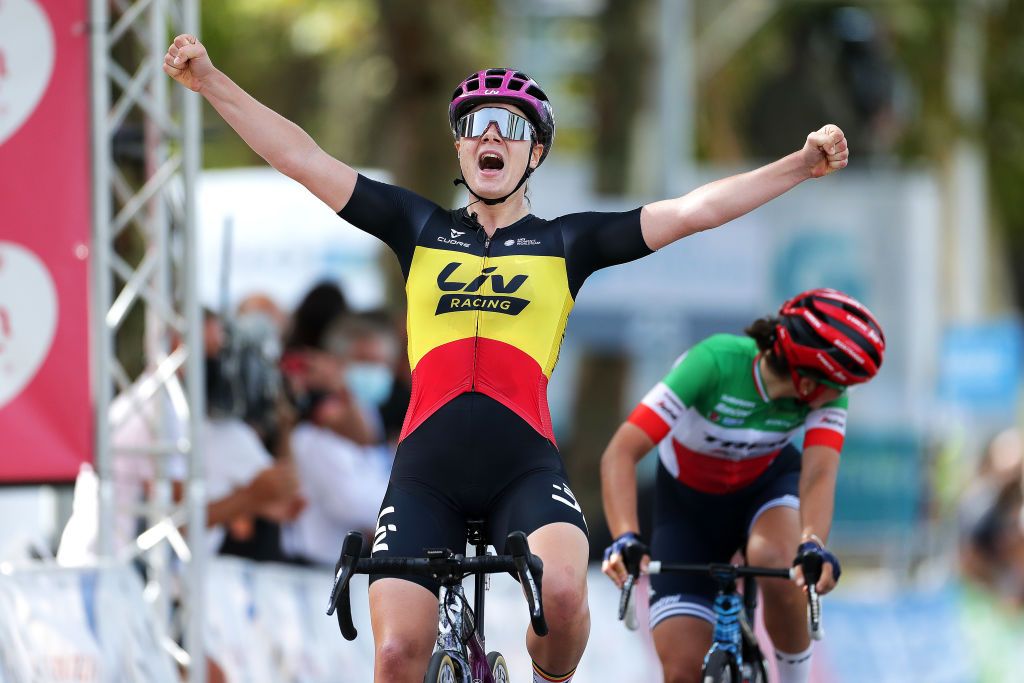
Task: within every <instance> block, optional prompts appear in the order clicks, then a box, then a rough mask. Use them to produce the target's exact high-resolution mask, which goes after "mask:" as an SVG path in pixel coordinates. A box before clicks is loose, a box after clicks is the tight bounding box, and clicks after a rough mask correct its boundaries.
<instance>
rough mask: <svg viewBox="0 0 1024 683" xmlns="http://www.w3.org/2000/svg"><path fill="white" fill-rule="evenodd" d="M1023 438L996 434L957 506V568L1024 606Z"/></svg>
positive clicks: (1014, 432) (1012, 431) (1014, 433)
mask: <svg viewBox="0 0 1024 683" xmlns="http://www.w3.org/2000/svg"><path fill="white" fill-rule="evenodd" d="M1022 486H1024V437H1022V435H1021V432H1020V431H1019V430H1017V429H1007V430H1005V431H1003V432H1000V433H999V434H997V435H996V436H995V437H994V438H993V439H992V441H991V442H990V443H989V445H988V447H987V448H986V449H985V453H984V454H983V456H982V458H981V461H980V462H979V463H978V470H977V473H976V475H975V478H974V480H972V481H971V482H970V484H969V485H968V487H967V490H966V491H965V492H964V495H963V497H962V499H961V504H960V536H961V542H960V566H961V571H962V572H963V575H964V576H965V577H966V578H968V579H969V580H971V581H973V582H975V583H977V584H980V585H981V586H983V587H985V588H987V589H989V590H990V591H992V592H993V593H994V594H995V595H996V597H998V598H999V599H1000V600H1001V601H1003V602H1007V603H1009V604H1012V605H1014V606H1016V607H1020V606H1022V605H1024V526H1022V524H1024V517H1022V512H1024V495H1022V493H1024V489H1022Z"/></svg>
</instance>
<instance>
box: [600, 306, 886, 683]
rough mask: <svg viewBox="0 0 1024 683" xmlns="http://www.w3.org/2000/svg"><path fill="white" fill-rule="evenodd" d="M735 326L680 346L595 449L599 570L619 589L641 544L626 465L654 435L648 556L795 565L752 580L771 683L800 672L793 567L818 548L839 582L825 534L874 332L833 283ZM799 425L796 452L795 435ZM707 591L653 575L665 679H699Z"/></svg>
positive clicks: (701, 583) (710, 589) (802, 641)
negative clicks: (603, 526) (851, 408)
mask: <svg viewBox="0 0 1024 683" xmlns="http://www.w3.org/2000/svg"><path fill="white" fill-rule="evenodd" d="M746 332H747V336H746V337H740V336H735V335H731V334H718V335H714V336H712V337H709V338H708V339H705V340H704V341H702V342H700V343H698V344H696V345H695V346H694V347H692V348H691V349H690V350H689V351H687V352H686V353H684V354H683V355H682V356H680V357H679V358H678V359H677V360H676V362H675V364H674V365H673V367H672V369H671V370H670V371H669V373H668V375H666V376H665V378H664V379H663V380H662V381H661V382H659V383H658V384H657V385H656V386H655V387H654V388H653V389H651V390H650V391H649V392H648V393H647V395H646V396H645V397H644V399H643V401H642V402H641V403H640V405H638V406H637V407H636V409H635V410H634V411H633V413H632V414H631V415H630V416H629V419H628V420H627V421H626V422H625V423H624V424H623V425H622V426H621V427H619V429H618V431H617V432H616V433H615V435H614V436H613V437H612V440H611V442H610V443H609V444H608V447H607V449H606V450H605V452H604V455H603V456H602V458H601V489H602V494H603V498H604V506H605V516H606V517H607V519H608V528H609V530H610V531H611V533H612V536H613V537H614V538H615V540H614V541H613V542H612V544H611V546H609V547H608V549H607V550H606V551H605V561H604V565H603V567H602V569H603V571H604V573H605V574H607V575H608V577H609V578H611V579H612V580H613V581H614V582H615V583H616V584H617V585H618V586H620V587H621V586H622V583H623V581H624V580H625V579H626V568H625V565H624V564H623V562H622V555H623V552H624V551H625V550H626V549H627V548H628V547H630V546H636V547H639V548H641V549H643V550H644V551H645V552H646V550H647V546H646V544H645V543H644V542H643V541H641V539H640V535H639V534H640V527H639V523H638V519H637V485H636V483H637V482H636V464H637V463H638V462H639V461H640V459H641V458H643V457H644V456H645V455H646V454H647V453H649V452H650V450H651V449H652V448H654V447H655V446H657V449H658V455H659V466H658V475H657V482H656V484H655V496H654V521H653V524H652V527H653V530H652V532H651V536H650V538H651V546H650V551H651V556H653V557H654V558H656V559H658V560H661V561H663V562H678V563H693V564H703V563H708V562H729V561H730V559H731V558H732V556H733V554H734V553H735V552H736V551H737V550H740V551H743V552H744V553H745V554H746V558H747V561H748V562H749V563H750V564H751V565H756V566H761V567H785V566H788V565H789V564H791V563H792V564H793V566H795V567H796V568H797V569H796V578H795V580H794V581H793V582H789V581H781V580H776V579H766V580H762V581H760V582H759V583H758V585H759V587H760V589H761V592H762V596H763V604H764V614H765V626H766V627H767V629H768V633H769V635H770V636H771V638H772V642H773V643H774V645H775V650H776V662H777V664H778V669H779V681H780V683H806V682H807V680H808V677H809V675H810V667H811V663H810V659H811V649H810V637H809V635H808V632H807V617H806V609H807V603H806V600H805V599H804V598H803V596H802V595H801V587H802V586H803V572H802V569H801V566H800V565H801V564H802V562H803V561H804V559H805V556H807V555H817V556H818V557H819V558H820V559H821V560H822V574H821V578H820V580H819V581H818V583H817V589H818V592H819V593H821V594H825V593H828V592H829V591H830V590H832V588H833V587H834V586H835V584H836V581H838V580H839V560H838V559H837V558H836V556H835V555H833V554H832V553H831V552H830V551H829V550H827V549H826V546H825V543H826V541H827V540H828V535H829V529H830V528H831V525H832V509H833V504H834V496H835V482H836V474H837V472H838V470H839V453H840V451H841V450H842V447H843V439H844V436H845V431H846V409H847V402H848V399H847V396H846V393H845V392H846V389H847V388H848V387H850V386H854V385H857V384H863V383H864V382H868V381H870V380H871V379H872V378H873V377H874V376H875V374H876V373H877V372H878V370H879V368H880V367H881V365H882V356H883V354H884V352H885V336H884V335H883V333H882V328H881V326H880V325H879V324H878V321H877V320H875V317H874V316H873V315H872V314H871V312H870V311H868V309H867V308H865V307H864V306H863V305H862V304H861V303H860V302H858V301H856V300H855V299H853V298H851V297H849V296H847V295H845V294H843V293H842V292H839V291H836V290H834V289H814V290H810V291H807V292H803V293H802V294H798V295H797V296H795V297H793V298H792V299H790V300H789V301H787V302H785V303H784V304H783V305H782V307H781V308H780V309H779V313H778V315H777V316H775V317H769V318H761V319H760V320H757V321H755V322H754V323H753V324H752V325H751V326H750V327H748V328H747V330H746ZM801 430H806V433H805V436H804V440H803V449H802V452H801V451H799V450H797V447H796V446H795V445H794V444H793V443H792V441H793V440H794V439H795V438H796V437H797V435H798V434H799V432H800V431H801ZM794 557H796V560H795V561H794V560H793V558H794ZM645 563H646V558H645ZM715 593H716V584H715V582H714V581H713V580H712V579H711V578H710V577H701V576H691V575H684V574H659V575H652V576H651V596H650V602H651V604H650V619H651V624H650V625H651V629H652V631H653V635H654V644H655V647H656V649H657V652H658V657H659V659H661V663H662V668H663V669H664V672H665V681H667V682H670V683H688V682H690V681H698V680H701V679H700V674H701V664H702V662H703V658H704V653H706V652H707V650H708V648H709V647H710V646H711V639H712V626H713V624H714V620H715V617H714V613H713V610H712V602H713V600H714V597H715Z"/></svg>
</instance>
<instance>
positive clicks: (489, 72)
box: [487, 69, 508, 87]
mask: <svg viewBox="0 0 1024 683" xmlns="http://www.w3.org/2000/svg"><path fill="white" fill-rule="evenodd" d="M506 73H508V69H488V70H487V75H488V76H504V75H505V74H506ZM488 80H490V79H488ZM488 87H490V86H488Z"/></svg>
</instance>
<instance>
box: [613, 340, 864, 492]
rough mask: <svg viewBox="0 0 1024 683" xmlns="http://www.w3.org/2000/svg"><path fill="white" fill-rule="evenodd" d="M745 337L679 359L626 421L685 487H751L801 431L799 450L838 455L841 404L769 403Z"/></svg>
mask: <svg viewBox="0 0 1024 683" xmlns="http://www.w3.org/2000/svg"><path fill="white" fill-rule="evenodd" d="M758 359H759V351H758V348H757V344H756V343H755V342H754V340H753V339H750V338H749V337H739V336H734V335H728V334H719V335H715V336H712V337H709V338H707V339H705V340H704V341H702V342H700V343H698V344H697V345H696V346H694V347H693V348H691V349H690V350H689V351H687V352H686V353H684V354H683V355H682V356H680V357H679V358H678V359H677V360H676V362H675V364H674V365H673V367H672V370H671V371H670V372H669V373H668V375H666V376H665V378H664V379H663V380H662V381H661V382H659V383H658V384H657V385H656V386H655V387H654V388H653V389H651V390H650V391H649V392H648V393H647V395H646V396H644V399H643V401H642V402H641V403H640V405H638V406H637V407H636V409H635V410H634V411H633V413H632V414H631V415H630V417H629V421H630V422H632V423H633V424H635V425H637V426H638V427H640V428H641V429H643V430H644V431H645V432H646V433H647V435H648V436H649V437H650V438H651V440H652V441H654V442H655V443H656V444H658V455H659V457H660V459H661V462H662V464H663V465H664V466H665V469H667V470H668V471H669V473H671V474H672V475H673V476H674V477H675V478H676V479H678V480H679V481H681V482H682V483H684V484H686V485H687V486H689V487H691V488H694V489H697V490H699V491H704V492H707V493H728V492H731V491H735V490H737V489H741V488H743V487H745V486H747V485H749V484H750V483H752V482H753V481H754V480H755V479H757V477H758V476H760V475H761V473H762V472H764V471H765V470H766V469H767V468H768V466H769V465H770V464H771V462H772V461H773V460H774V459H775V458H776V457H777V456H778V455H779V453H780V452H781V451H782V449H783V448H784V447H785V446H786V445H787V444H789V442H790V441H792V440H793V439H794V438H795V437H796V435H797V433H798V432H799V431H800V430H801V429H806V435H805V438H804V447H805V448H806V447H808V446H813V445H823V446H829V447H831V448H834V449H836V450H837V451H839V450H841V449H842V446H843V439H844V436H845V432H846V407H847V397H846V396H845V395H844V396H840V397H839V398H838V399H836V400H835V401H832V402H831V403H827V404H825V405H824V406H823V407H821V408H819V409H817V410H812V409H811V408H810V407H809V406H807V405H806V404H803V403H800V402H799V401H797V400H795V399H791V398H783V399H775V400H770V399H769V398H768V395H767V394H766V393H765V388H764V383H763V381H762V378H761V374H760V371H759V369H758V366H757V361H758Z"/></svg>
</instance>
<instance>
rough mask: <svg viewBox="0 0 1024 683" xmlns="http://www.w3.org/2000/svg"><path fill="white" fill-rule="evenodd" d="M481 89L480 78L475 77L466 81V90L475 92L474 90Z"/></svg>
mask: <svg viewBox="0 0 1024 683" xmlns="http://www.w3.org/2000/svg"><path fill="white" fill-rule="evenodd" d="M479 89H480V79H479V78H474V79H473V80H471V81H466V92H473V91H474V90H479Z"/></svg>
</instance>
